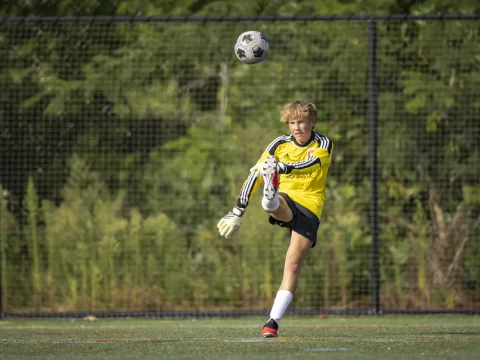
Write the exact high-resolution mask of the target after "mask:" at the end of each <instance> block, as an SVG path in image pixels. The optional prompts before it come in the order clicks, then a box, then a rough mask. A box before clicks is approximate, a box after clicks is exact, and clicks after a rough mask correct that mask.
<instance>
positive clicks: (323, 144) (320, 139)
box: [315, 134, 333, 155]
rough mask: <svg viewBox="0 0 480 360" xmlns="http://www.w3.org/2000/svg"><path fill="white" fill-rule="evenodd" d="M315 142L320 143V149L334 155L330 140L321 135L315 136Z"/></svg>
mask: <svg viewBox="0 0 480 360" xmlns="http://www.w3.org/2000/svg"><path fill="white" fill-rule="evenodd" d="M315 141H316V142H317V143H318V147H319V148H322V149H327V151H328V154H329V155H330V154H331V153H332V145H333V143H332V142H331V141H330V139H329V138H327V137H326V136H323V135H320V134H315Z"/></svg>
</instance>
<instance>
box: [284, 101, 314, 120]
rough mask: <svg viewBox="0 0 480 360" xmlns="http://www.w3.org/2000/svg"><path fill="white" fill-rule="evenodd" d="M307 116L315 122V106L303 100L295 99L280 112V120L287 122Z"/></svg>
mask: <svg viewBox="0 0 480 360" xmlns="http://www.w3.org/2000/svg"><path fill="white" fill-rule="evenodd" d="M302 118H307V119H309V120H310V121H313V122H314V123H316V122H317V107H316V106H315V105H313V104H312V103H311V102H308V101H305V100H296V101H294V102H292V103H290V104H287V105H285V107H284V108H283V109H282V111H281V112H280V121H281V122H283V123H286V124H288V123H289V122H290V120H294V119H302Z"/></svg>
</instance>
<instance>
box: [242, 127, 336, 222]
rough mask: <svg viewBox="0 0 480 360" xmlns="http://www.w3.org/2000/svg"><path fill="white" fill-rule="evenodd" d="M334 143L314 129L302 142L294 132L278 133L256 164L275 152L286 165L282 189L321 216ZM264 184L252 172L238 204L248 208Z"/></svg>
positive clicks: (282, 177)
mask: <svg viewBox="0 0 480 360" xmlns="http://www.w3.org/2000/svg"><path fill="white" fill-rule="evenodd" d="M332 151H333V143H332V141H330V139H328V138H327V137H326V136H324V135H320V134H317V133H315V132H312V136H311V137H310V140H309V141H307V142H306V143H305V144H303V145H302V144H299V143H297V141H296V140H295V138H294V137H293V135H284V136H279V137H277V138H276V139H275V140H273V141H272V142H271V143H270V144H269V145H268V146H267V148H266V149H265V151H264V152H263V154H262V155H261V156H260V159H259V160H258V161H257V163H261V162H263V161H265V159H266V158H267V157H268V156H270V155H273V156H275V158H276V159H277V161H279V162H282V163H284V164H285V173H281V174H280V185H279V189H278V191H279V192H283V193H286V194H288V196H290V198H291V199H292V200H293V201H295V202H297V203H299V204H300V205H303V206H304V207H306V208H307V209H309V210H310V211H311V212H313V213H314V214H315V215H317V217H318V219H320V218H321V215H322V210H323V204H324V202H325V182H326V179H327V174H328V169H329V167H330V163H331V161H332ZM261 183H262V179H261V178H257V177H256V176H255V173H253V172H252V173H250V175H249V176H248V178H247V180H246V181H245V182H244V184H243V186H242V190H241V192H240V196H239V198H238V200H237V206H238V207H240V208H246V207H247V205H248V203H249V201H250V199H251V198H252V196H253V194H254V193H255V192H256V191H257V189H258V187H259V186H260V184H261Z"/></svg>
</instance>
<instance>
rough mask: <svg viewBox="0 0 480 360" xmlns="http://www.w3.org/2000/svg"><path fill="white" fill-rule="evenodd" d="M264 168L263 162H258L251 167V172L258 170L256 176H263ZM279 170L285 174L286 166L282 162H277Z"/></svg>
mask: <svg viewBox="0 0 480 360" xmlns="http://www.w3.org/2000/svg"><path fill="white" fill-rule="evenodd" d="M262 169H263V162H260V163H256V164H255V165H254V166H253V167H252V168H250V172H251V173H252V172H256V177H257V178H258V177H262V175H263V174H262ZM277 171H278V173H279V174H285V172H286V166H285V164H284V163H282V162H277Z"/></svg>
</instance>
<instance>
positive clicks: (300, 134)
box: [288, 118, 315, 144]
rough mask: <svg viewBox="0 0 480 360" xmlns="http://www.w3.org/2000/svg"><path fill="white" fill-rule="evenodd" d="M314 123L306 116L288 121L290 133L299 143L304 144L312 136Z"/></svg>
mask: <svg viewBox="0 0 480 360" xmlns="http://www.w3.org/2000/svg"><path fill="white" fill-rule="evenodd" d="M314 126H315V123H314V122H313V121H311V120H310V119H308V118H302V119H293V120H290V121H289V123H288V128H289V129H290V133H291V134H292V135H293V137H294V138H295V140H297V142H298V143H299V144H305V143H306V142H307V141H308V140H309V139H310V136H312V130H313V127H314Z"/></svg>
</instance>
